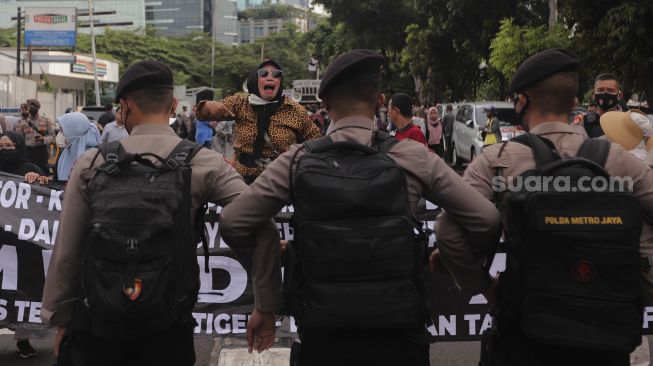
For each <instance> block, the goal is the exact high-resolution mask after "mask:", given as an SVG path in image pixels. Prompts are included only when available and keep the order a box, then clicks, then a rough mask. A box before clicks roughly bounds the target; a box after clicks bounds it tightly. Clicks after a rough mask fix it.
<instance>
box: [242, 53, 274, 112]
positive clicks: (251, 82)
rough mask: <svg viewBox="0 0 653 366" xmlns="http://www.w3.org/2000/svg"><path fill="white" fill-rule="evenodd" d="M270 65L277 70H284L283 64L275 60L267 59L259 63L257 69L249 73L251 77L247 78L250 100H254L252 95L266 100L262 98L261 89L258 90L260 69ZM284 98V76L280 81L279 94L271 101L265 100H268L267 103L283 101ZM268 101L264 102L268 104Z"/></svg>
mask: <svg viewBox="0 0 653 366" xmlns="http://www.w3.org/2000/svg"><path fill="white" fill-rule="evenodd" d="M269 65H271V66H274V67H276V68H277V70H282V68H281V65H279V64H278V63H276V62H275V61H273V60H265V61H263V62H262V63H261V64H260V65H258V67H257V68H256V70H254V72H252V73H251V74H250V75H249V78H247V91H248V92H249V95H250V102H251V100H252V98H251V96H252V95H254V96H256V97H258V99H261V100H263V101H265V99H263V98H261V91H260V90H258V70H260V69H262V68H264V67H265V66H269ZM282 99H283V76H282V77H281V82H280V83H279V90H278V91H277V95H275V96H274V99H272V100H271V101H265V102H267V103H274V102H280V101H282ZM267 103H264V104H267ZM256 104H257V105H258V104H261V103H256Z"/></svg>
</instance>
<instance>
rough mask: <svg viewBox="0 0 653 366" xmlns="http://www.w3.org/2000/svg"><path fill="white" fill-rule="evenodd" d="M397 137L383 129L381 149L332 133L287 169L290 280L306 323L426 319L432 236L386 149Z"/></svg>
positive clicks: (394, 324) (291, 300)
mask: <svg viewBox="0 0 653 366" xmlns="http://www.w3.org/2000/svg"><path fill="white" fill-rule="evenodd" d="M396 142H397V140H396V139H395V138H394V137H392V136H390V135H389V134H387V133H382V132H380V133H378V134H375V136H374V139H373V144H374V145H376V146H374V147H369V146H366V145H362V144H358V143H355V142H350V141H346V142H333V140H331V138H330V137H329V136H325V137H322V138H320V139H317V140H313V141H308V142H305V143H304V148H305V149H306V151H307V153H306V154H305V155H303V156H301V157H300V158H299V160H298V162H297V167H296V172H295V173H294V175H293V171H292V169H291V171H290V179H291V194H292V200H293V204H294V209H295V213H294V218H293V220H294V221H293V224H294V228H295V233H294V245H293V247H292V249H291V250H290V252H287V253H286V255H288V256H290V257H291V258H293V259H291V260H289V261H287V263H286V267H285V278H284V295H285V298H286V300H287V305H288V307H289V308H290V313H291V314H292V315H294V316H295V318H296V319H297V321H298V324H300V326H302V327H306V328H414V327H419V326H420V325H421V326H423V325H424V324H425V321H426V316H427V310H426V309H427V306H426V302H427V298H426V290H425V286H424V284H423V282H424V281H423V278H422V275H423V273H422V269H423V268H424V264H425V263H426V261H425V247H426V240H425V236H424V235H423V232H422V231H421V228H420V226H419V225H418V224H416V221H415V220H414V218H413V216H412V215H411V213H410V206H409V201H408V190H407V188H406V177H405V173H404V171H403V170H402V169H401V168H400V167H399V166H397V165H396V164H395V163H394V161H393V160H392V159H390V158H389V157H388V156H387V155H386V154H385V153H386V152H387V151H389V150H390V148H391V147H392V146H393V145H394V144H395V143H396ZM294 160H295V159H294V158H293V161H294Z"/></svg>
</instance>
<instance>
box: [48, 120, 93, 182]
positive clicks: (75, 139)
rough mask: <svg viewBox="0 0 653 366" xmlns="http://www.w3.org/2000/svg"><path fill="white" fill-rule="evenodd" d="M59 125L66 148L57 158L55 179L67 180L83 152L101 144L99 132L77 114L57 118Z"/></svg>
mask: <svg viewBox="0 0 653 366" xmlns="http://www.w3.org/2000/svg"><path fill="white" fill-rule="evenodd" d="M59 125H61V130H62V131H63V135H64V136H65V137H66V148H65V150H64V151H63V152H62V153H61V156H60V157H59V164H58V167H57V177H58V179H59V180H68V177H69V176H70V171H71V170H72V169H73V166H74V165H75V162H76V161H77V159H79V157H80V156H82V154H84V152H85V151H86V150H88V149H90V148H92V147H96V146H98V145H99V144H100V143H101V138H100V132H99V131H98V129H97V127H96V126H95V125H94V124H92V123H91V122H90V121H89V120H88V118H87V117H86V116H85V115H84V114H82V113H79V112H74V113H68V114H64V115H63V116H61V117H59Z"/></svg>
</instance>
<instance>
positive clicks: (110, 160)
mask: <svg viewBox="0 0 653 366" xmlns="http://www.w3.org/2000/svg"><path fill="white" fill-rule="evenodd" d="M98 151H99V154H102V158H103V159H104V164H102V165H101V166H99V167H98V168H96V169H97V170H98V171H102V172H105V173H107V174H109V175H112V174H115V173H117V172H118V170H120V168H121V167H123V166H126V165H129V164H131V162H132V161H133V160H134V155H132V154H128V153H127V152H126V151H125V149H124V148H123V147H122V144H121V143H120V141H111V142H105V143H103V144H100V145H99V146H98ZM95 159H97V154H96V155H95V158H93V162H92V163H91V167H92V166H93V165H94V164H95Z"/></svg>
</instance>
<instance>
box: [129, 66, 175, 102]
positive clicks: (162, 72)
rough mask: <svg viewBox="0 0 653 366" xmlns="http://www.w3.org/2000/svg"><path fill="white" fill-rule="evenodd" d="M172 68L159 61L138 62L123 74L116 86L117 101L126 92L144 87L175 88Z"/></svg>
mask: <svg viewBox="0 0 653 366" xmlns="http://www.w3.org/2000/svg"><path fill="white" fill-rule="evenodd" d="M173 88H174V81H173V76H172V70H170V68H169V67H168V66H166V65H164V64H162V63H160V62H158V61H141V62H137V63H135V64H133V65H131V66H129V68H127V70H125V73H124V74H122V77H121V78H120V81H118V86H117V87H116V103H118V102H119V101H120V98H122V97H124V96H125V94H126V93H128V92H132V91H136V90H144V89H173Z"/></svg>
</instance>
